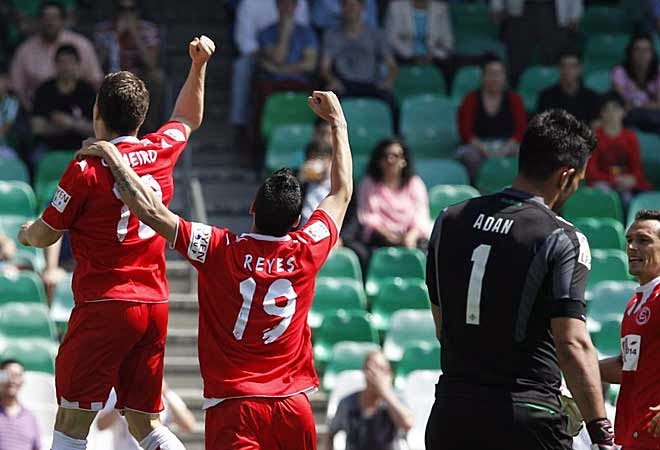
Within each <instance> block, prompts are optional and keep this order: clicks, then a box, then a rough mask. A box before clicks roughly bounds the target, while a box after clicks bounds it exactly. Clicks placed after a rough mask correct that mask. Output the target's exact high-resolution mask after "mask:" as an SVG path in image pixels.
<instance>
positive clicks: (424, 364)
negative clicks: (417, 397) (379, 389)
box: [394, 341, 440, 388]
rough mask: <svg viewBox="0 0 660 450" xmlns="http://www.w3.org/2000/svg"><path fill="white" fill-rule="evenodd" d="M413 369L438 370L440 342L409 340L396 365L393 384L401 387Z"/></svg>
mask: <svg viewBox="0 0 660 450" xmlns="http://www.w3.org/2000/svg"><path fill="white" fill-rule="evenodd" d="M414 370H440V344H439V343H438V341H433V342H411V343H409V344H408V345H406V347H405V348H404V350H403V357H402V358H401V361H399V363H398V364H397V367H396V376H395V379H394V384H395V386H396V387H397V388H402V387H403V386H404V384H405V382H406V379H407V377H408V375H409V374H410V373H411V372H412V371H414Z"/></svg>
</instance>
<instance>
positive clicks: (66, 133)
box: [32, 45, 96, 164]
mask: <svg viewBox="0 0 660 450" xmlns="http://www.w3.org/2000/svg"><path fill="white" fill-rule="evenodd" d="M55 70H56V73H55V78H53V79H52V80H48V81H46V82H45V83H44V84H42V85H41V86H39V89H37V92H36V94H35V97H34V116H33V117H32V130H33V133H34V135H35V137H36V138H37V141H38V144H37V149H36V150H35V155H34V157H33V161H32V162H33V164H35V163H36V160H35V159H34V158H38V157H39V156H40V155H41V154H42V153H43V152H44V151H48V150H71V149H78V148H80V146H81V144H82V141H83V140H85V139H86V138H88V137H90V136H93V135H94V128H93V125H92V110H93V108H94V101H95V99H96V92H95V90H94V87H93V86H92V85H91V84H89V83H87V82H86V81H84V80H82V79H81V78H80V57H79V55H78V51H77V50H76V48H75V47H73V46H71V45H64V46H62V47H60V48H59V49H58V50H57V53H56V54H55Z"/></svg>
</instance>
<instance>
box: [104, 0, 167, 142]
mask: <svg viewBox="0 0 660 450" xmlns="http://www.w3.org/2000/svg"><path fill="white" fill-rule="evenodd" d="M115 8H116V11H115V18H114V20H109V21H105V22H101V23H99V24H97V25H96V27H95V32H94V41H95V44H96V49H97V50H98V52H99V55H100V59H101V64H102V65H103V68H104V69H105V71H106V72H119V71H120V70H127V71H129V72H133V73H134V74H136V75H137V76H139V77H140V78H141V79H142V80H143V81H144V83H145V84H146V86H147V89H148V90H149V94H150V96H149V97H150V103H149V112H148V113H147V118H146V119H145V120H144V124H143V125H142V127H141V129H140V130H141V133H143V134H146V133H151V132H153V131H155V130H156V128H157V127H158V126H159V125H160V124H161V122H162V115H163V107H164V105H163V98H164V95H165V74H164V73H163V69H162V68H161V67H160V61H159V54H160V51H161V42H160V33H159V31H158V26H157V25H156V24H155V23H153V22H149V21H146V20H142V19H141V18H140V9H139V7H138V3H137V1H136V0H115Z"/></svg>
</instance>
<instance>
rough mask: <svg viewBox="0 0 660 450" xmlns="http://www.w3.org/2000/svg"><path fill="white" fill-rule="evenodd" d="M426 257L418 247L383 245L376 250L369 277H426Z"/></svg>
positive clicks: (370, 265)
mask: <svg viewBox="0 0 660 450" xmlns="http://www.w3.org/2000/svg"><path fill="white" fill-rule="evenodd" d="M425 259H426V258H425V257H424V254H423V253H422V252H421V251H420V250H418V249H416V248H405V247H382V248H379V249H377V250H376V251H374V253H373V255H372V257H371V261H370V263H369V273H368V274H367V279H382V278H394V277H401V278H422V279H423V278H424V277H425Z"/></svg>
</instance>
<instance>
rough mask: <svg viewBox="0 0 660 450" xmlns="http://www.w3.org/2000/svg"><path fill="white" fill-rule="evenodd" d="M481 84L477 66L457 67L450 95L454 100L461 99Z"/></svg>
mask: <svg viewBox="0 0 660 450" xmlns="http://www.w3.org/2000/svg"><path fill="white" fill-rule="evenodd" d="M480 85H481V69H480V68H479V66H465V67H461V68H460V69H458V72H456V75H455V76H454V82H453V84H452V90H451V96H452V97H453V98H454V100H455V101H458V102H460V101H462V100H463V98H464V97H465V96H466V95H467V94H468V93H469V92H471V91H474V90H475V89H478V88H479V86H480Z"/></svg>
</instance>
